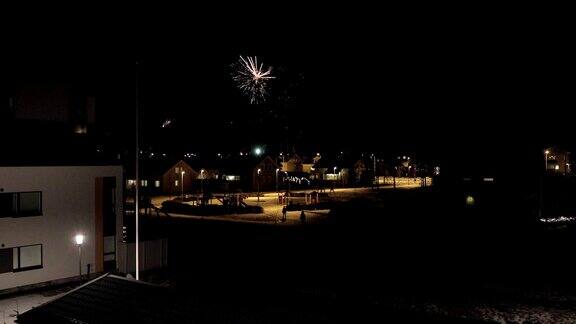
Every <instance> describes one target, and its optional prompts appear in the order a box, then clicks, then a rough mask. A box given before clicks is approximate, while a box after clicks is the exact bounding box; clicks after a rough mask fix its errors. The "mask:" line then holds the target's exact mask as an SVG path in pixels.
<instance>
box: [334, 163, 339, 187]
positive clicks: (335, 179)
mask: <svg viewBox="0 0 576 324" xmlns="http://www.w3.org/2000/svg"><path fill="white" fill-rule="evenodd" d="M336 168H337V167H334V186H336V181H337V180H338V177H337V176H336Z"/></svg>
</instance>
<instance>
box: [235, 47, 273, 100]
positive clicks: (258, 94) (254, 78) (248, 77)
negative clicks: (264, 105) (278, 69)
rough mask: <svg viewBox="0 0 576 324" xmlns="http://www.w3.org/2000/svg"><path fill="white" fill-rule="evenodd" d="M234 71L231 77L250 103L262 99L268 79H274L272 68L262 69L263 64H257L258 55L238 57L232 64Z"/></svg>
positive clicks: (265, 93) (265, 92) (264, 95)
mask: <svg viewBox="0 0 576 324" xmlns="http://www.w3.org/2000/svg"><path fill="white" fill-rule="evenodd" d="M233 67H234V71H233V73H232V79H233V80H234V81H236V82H237V83H238V88H239V89H240V90H241V91H242V92H243V93H244V94H246V95H247V96H248V97H249V98H250V103H252V104H253V103H257V102H259V101H264V99H265V98H266V95H267V94H268V91H267V90H266V88H267V85H268V80H270V79H274V78H275V77H274V76H272V75H271V73H272V68H271V67H268V69H264V64H263V63H262V62H260V64H258V57H256V56H254V57H250V56H247V57H246V58H244V57H242V56H240V59H239V60H238V62H237V63H236V64H234V65H233Z"/></svg>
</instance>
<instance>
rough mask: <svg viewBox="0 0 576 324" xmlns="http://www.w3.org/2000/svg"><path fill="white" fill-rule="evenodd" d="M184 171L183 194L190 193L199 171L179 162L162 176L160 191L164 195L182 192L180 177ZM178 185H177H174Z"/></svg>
mask: <svg viewBox="0 0 576 324" xmlns="http://www.w3.org/2000/svg"><path fill="white" fill-rule="evenodd" d="M182 170H184V193H190V192H191V191H192V189H193V182H194V181H195V179H197V178H198V175H199V174H198V173H199V171H196V170H194V169H192V167H191V166H190V165H188V163H186V162H184V161H179V162H178V163H176V164H175V165H174V166H172V167H171V168H170V169H169V170H168V171H166V172H165V173H164V175H163V176H162V189H163V191H164V193H166V194H179V193H180V192H181V191H182V187H181V186H182V184H181V182H182V175H181V174H180V172H181V171H182ZM176 183H178V185H176Z"/></svg>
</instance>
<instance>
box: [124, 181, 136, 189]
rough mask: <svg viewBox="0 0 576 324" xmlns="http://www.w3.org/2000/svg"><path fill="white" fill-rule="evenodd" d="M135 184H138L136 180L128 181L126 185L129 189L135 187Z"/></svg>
mask: <svg viewBox="0 0 576 324" xmlns="http://www.w3.org/2000/svg"><path fill="white" fill-rule="evenodd" d="M134 183H136V181H134V180H127V181H126V184H127V185H128V187H134Z"/></svg>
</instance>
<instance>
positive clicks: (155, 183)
mask: <svg viewBox="0 0 576 324" xmlns="http://www.w3.org/2000/svg"><path fill="white" fill-rule="evenodd" d="M154 187H156V188H160V180H156V181H154Z"/></svg>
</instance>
